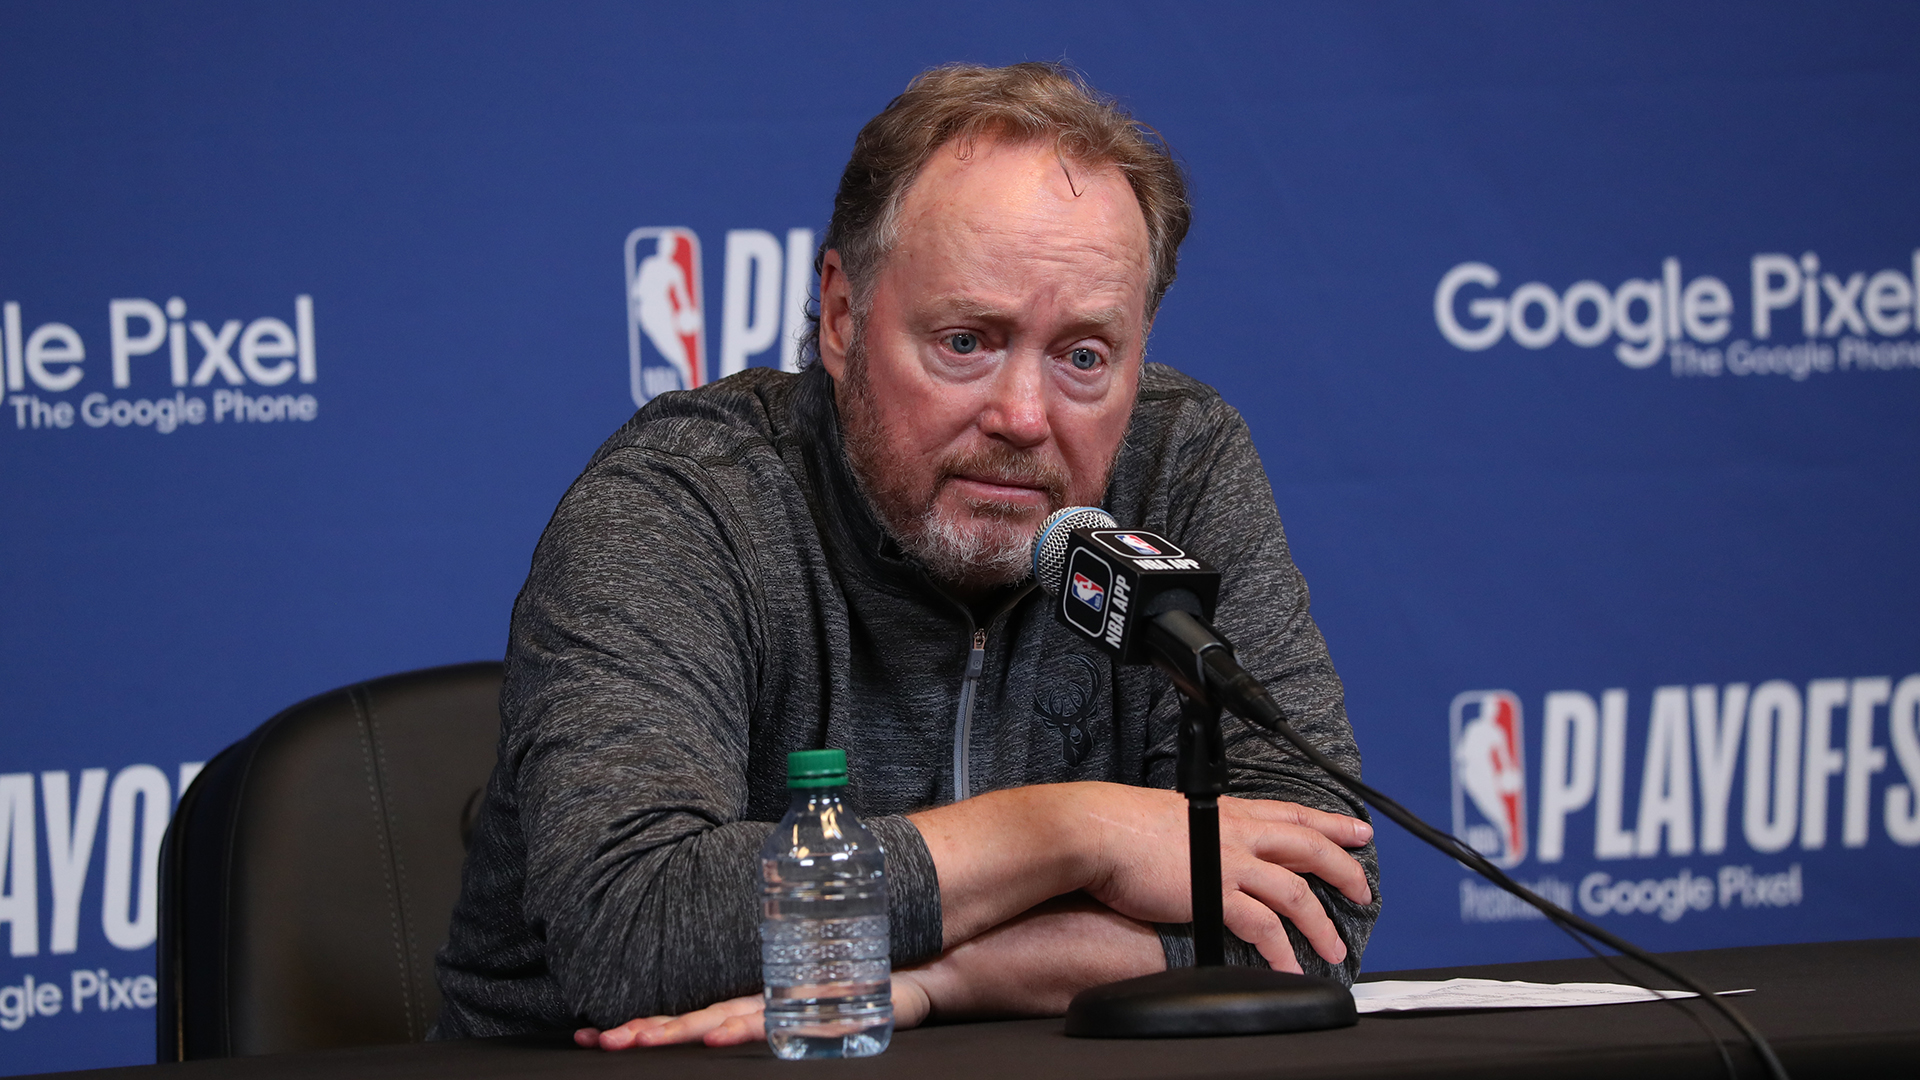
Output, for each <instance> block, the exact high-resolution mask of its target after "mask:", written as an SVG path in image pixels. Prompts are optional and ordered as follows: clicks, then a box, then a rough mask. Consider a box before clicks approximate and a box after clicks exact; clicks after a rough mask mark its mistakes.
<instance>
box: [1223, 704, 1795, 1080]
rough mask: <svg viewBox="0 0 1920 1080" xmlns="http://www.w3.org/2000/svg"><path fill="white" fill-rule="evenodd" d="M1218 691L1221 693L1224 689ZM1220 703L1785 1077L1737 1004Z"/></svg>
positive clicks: (1778, 1079)
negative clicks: (1622, 959) (1672, 995)
mask: <svg viewBox="0 0 1920 1080" xmlns="http://www.w3.org/2000/svg"><path fill="white" fill-rule="evenodd" d="M1222 696H1223V697H1224V696H1225V695H1222ZM1260 696H1261V697H1264V698H1266V701H1267V702H1268V703H1271V702H1272V700H1273V699H1272V698H1271V697H1267V696H1266V694H1265V693H1264V691H1263V692H1262V693H1261V695H1260ZM1224 704H1227V705H1228V707H1229V708H1232V711H1233V712H1234V713H1235V714H1236V715H1239V716H1240V717H1241V718H1242V719H1244V720H1248V721H1251V722H1253V723H1255V724H1257V725H1259V726H1261V727H1265V728H1268V729H1269V730H1271V731H1273V732H1274V733H1275V734H1278V735H1279V736H1280V737H1281V738H1284V739H1286V740H1287V742H1288V743H1290V744H1292V746H1293V748H1294V749H1296V750H1298V751H1300V753H1301V754H1303V755H1305V756H1306V759H1307V760H1308V761H1311V762H1313V764H1314V765H1316V766H1318V767H1319V768H1320V769H1321V770H1322V771H1324V772H1325V773H1326V774H1327V775H1328V776H1331V777H1333V778H1334V779H1335V780H1337V781H1339V782H1340V784H1341V785H1343V786H1344V787H1346V788H1347V790H1349V791H1351V792H1353V793H1354V794H1355V795H1358V796H1360V797H1361V798H1362V799H1365V800H1366V801H1367V803H1368V804H1369V805H1371V806H1372V807H1373V808H1374V809H1376V810H1378V811H1380V812H1381V813H1383V814H1385V815H1386V816H1387V817H1388V819H1390V820H1391V821H1393V823H1394V824H1396V825H1399V826H1400V827H1401V828H1403V829H1405V830H1407V831H1408V832H1410V833H1412V834H1413V835H1414V836H1416V837H1418V838H1419V839H1421V840H1423V841H1425V842H1426V843H1428V844H1429V845H1431V846H1433V847H1435V848H1438V849H1439V850H1440V852H1441V853H1442V854H1445V855H1447V856H1449V857H1451V858H1453V859H1454V860H1456V861H1458V862H1459V863H1461V864H1462V865H1464V866H1465V867H1466V868H1467V869H1469V870H1472V871H1473V872H1475V873H1477V874H1479V875H1480V876H1481V877H1484V878H1486V879H1487V880H1488V881H1491V882H1493V883H1494V884H1495V885H1498V886H1500V887H1501V888H1502V889H1505V890H1506V891H1507V892H1510V893H1512V894H1513V895H1515V896H1517V897H1519V898H1520V899H1521V900H1524V901H1526V902H1527V903H1528V904H1530V905H1532V906H1533V907H1535V908H1537V909H1538V910H1539V911H1540V913H1541V914H1543V915H1545V916H1546V917H1547V918H1549V919H1551V920H1553V921H1554V922H1555V923H1557V924H1559V925H1560V926H1562V927H1563V928H1566V929H1569V930H1576V931H1578V932H1579V933H1581V934H1584V935H1586V936H1587V937H1590V938H1592V939H1593V940H1595V941H1598V942H1600V943H1601V944H1603V945H1606V946H1607V947H1608V948H1610V949H1613V950H1614V951H1615V952H1618V953H1620V954H1622V955H1624V956H1628V957H1631V958H1632V959H1634V960H1637V961H1639V962H1640V963H1642V964H1644V965H1646V966H1647V967H1648V968H1649V969H1651V970H1653V971H1655V972H1658V973H1659V974H1661V975H1664V976H1665V977H1667V978H1669V979H1672V980H1673V981H1674V982H1677V983H1679V984H1680V985H1681V986H1683V987H1685V988H1686V989H1688V990H1691V991H1693V992H1694V993H1696V994H1698V995H1700V999H1701V1000H1702V1001H1705V1002H1706V1003H1707V1004H1709V1005H1711V1006H1712V1007H1713V1008H1714V1009H1716V1010H1717V1011H1719V1013H1720V1014H1721V1015H1722V1016H1725V1017H1726V1018H1727V1020H1728V1021H1729V1022H1731V1023H1732V1024H1733V1026H1734V1027H1736V1028H1738V1029H1739V1030H1740V1033H1741V1034H1742V1035H1744V1036H1746V1039H1747V1041H1748V1042H1749V1043H1751V1044H1752V1045H1753V1049H1754V1051H1755V1052H1756V1053H1757V1054H1759V1056H1760V1060H1761V1062H1762V1063H1763V1064H1764V1065H1765V1066H1766V1068H1767V1073H1768V1075H1770V1076H1772V1077H1773V1078H1774V1080H1790V1078H1789V1077H1788V1075H1787V1069H1786V1066H1784V1065H1782V1064H1781V1063H1780V1059H1779V1057H1777V1056H1775V1054H1774V1052H1773V1047H1772V1046H1769V1045H1768V1044H1767V1040H1766V1037H1765V1036H1764V1035H1761V1034H1760V1031H1759V1029H1758V1028H1755V1027H1754V1026H1753V1025H1752V1024H1751V1023H1749V1022H1748V1020H1747V1018H1746V1017H1745V1016H1744V1015H1742V1014H1741V1012H1740V1010H1738V1009H1736V1008H1734V1007H1733V1005H1732V1004H1731V1003H1729V1002H1727V1001H1725V1000H1724V999H1722V998H1721V997H1720V996H1719V995H1717V994H1715V993H1714V992H1713V991H1711V990H1708V989H1707V988H1706V987H1704V986H1702V985H1700V984H1699V983H1697V982H1695V981H1693V979H1691V978H1689V977H1688V976H1686V975H1685V974H1683V973H1681V972H1680V970H1679V969H1678V968H1675V967H1674V966H1672V965H1671V964H1668V963H1667V962H1666V961H1664V960H1660V959H1658V958H1656V957H1655V956H1654V955H1653V954H1651V953H1649V952H1647V951H1646V950H1644V949H1641V948H1640V947H1639V946H1637V945H1635V944H1633V943H1632V942H1630V941H1627V940H1626V939H1625V938H1622V937H1620V936H1619V935H1617V934H1614V933H1612V932H1611V931H1608V930H1605V929H1602V928H1601V927H1599V926H1596V925H1594V924H1593V923H1590V922H1588V921H1587V920H1585V919H1583V918H1581V917H1580V916H1578V915H1575V914H1574V913H1573V912H1571V911H1568V910H1566V909H1565V908H1563V907H1561V906H1559V905H1558V904H1555V903H1554V902H1553V901H1551V900H1548V899H1547V898H1545V897H1543V896H1540V895H1539V894H1537V893H1535V892H1534V891H1533V890H1532V889H1529V888H1527V887H1526V886H1524V885H1522V884H1520V883H1519V882H1517V881H1515V880H1513V879H1512V878H1511V877H1508V876H1507V873H1506V871H1504V870H1502V869H1500V868H1499V867H1497V866H1495V865H1493V863H1492V862H1490V861H1488V859H1487V857H1486V856H1484V855H1482V854H1480V853H1479V852H1478V851H1475V850H1474V849H1473V848H1471V847H1468V846H1467V845H1466V844H1465V843H1463V842H1461V841H1460V839H1459V838H1457V837H1455V836H1452V835H1450V834H1448V833H1444V832H1441V831H1440V830H1439V829H1436V828H1434V827H1433V826H1431V825H1429V824H1427V823H1426V822H1425V821H1422V820H1421V819H1420V817H1419V815H1417V814H1415V813H1414V812H1413V811H1411V810H1408V809H1407V808H1406V807H1404V806H1401V805H1400V804H1399V803H1398V802H1395V801H1394V800H1393V799H1391V798H1389V797H1388V796H1386V795H1385V794H1383V793H1381V792H1379V791H1376V790H1375V789H1374V788H1372V787H1370V786H1368V785H1367V784H1365V783H1363V782H1361V780H1360V778H1359V777H1357V776H1354V775H1352V774H1350V773H1348V772H1347V771H1346V770H1345V769H1342V768H1341V767H1340V766H1338V765H1336V764H1334V762H1333V760H1332V759H1331V758H1329V757H1327V755H1325V754H1323V753H1321V752H1320V750H1319V749H1318V748H1317V747H1315V746H1314V745H1313V744H1311V743H1309V742H1307V741H1306V740H1305V739H1303V738H1301V737H1300V733H1299V732H1297V731H1295V730H1293V725H1291V724H1289V723H1287V722H1286V720H1285V719H1284V718H1282V717H1281V716H1280V715H1278V714H1279V708H1278V706H1277V705H1275V706H1273V708H1272V713H1273V714H1274V715H1271V716H1258V717H1255V716H1247V715H1246V712H1251V711H1254V710H1253V709H1245V711H1243V709H1242V708H1240V707H1235V706H1238V705H1240V702H1238V701H1232V700H1228V701H1226V702H1224ZM1259 711H1261V712H1266V711H1267V710H1265V709H1261V710H1259ZM1635 981H1636V982H1638V981H1639V980H1637V979H1636V980H1635ZM1647 989H1650V990H1651V989H1655V988H1653V987H1648V988H1647ZM1730 1063H1731V1059H1729V1064H1730Z"/></svg>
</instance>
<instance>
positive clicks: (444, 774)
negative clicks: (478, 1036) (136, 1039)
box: [156, 663, 501, 1061]
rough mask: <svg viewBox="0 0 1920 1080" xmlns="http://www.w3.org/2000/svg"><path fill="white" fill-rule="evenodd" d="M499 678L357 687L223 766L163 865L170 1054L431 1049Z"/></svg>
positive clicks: (443, 671) (304, 705) (182, 824)
mask: <svg viewBox="0 0 1920 1080" xmlns="http://www.w3.org/2000/svg"><path fill="white" fill-rule="evenodd" d="M500 679H501V665H500V664H498V663H480V664H460V665H456V666H452V667H441V668H430V669H427V670H424V671H415V672H409V673H406V674H403V675H393V676H389V677H387V678H384V679H375V680H372V681H371V682H364V683H359V684H356V685H354V686H349V687H345V688H344V689H340V690H335V691H333V692H331V693H327V694H322V695H320V696H319V697H316V698H312V699H310V700H308V701H304V702H301V703H300V704H298V705H295V706H293V707H292V708H290V709H288V710H286V711H285V712H283V713H281V714H280V715H278V716H276V717H274V718H273V719H271V720H269V721H267V722H266V723H265V724H262V725H261V726H260V728H259V729H258V730H257V731H255V732H254V733H253V734H251V735H249V736H247V737H246V738H244V739H242V740H240V741H239V742H237V743H235V744H234V745H232V746H230V747H228V748H227V749H226V750H224V751H222V752H221V753H220V755H219V756H218V757H215V758H214V759H213V760H212V761H210V762H208V763H207V766H206V768H205V769H203V770H201V772H200V775H199V777H198V778H196V779H195V780H194V782H193V785H192V786H191V787H190V788H188V790H187V792H186V793H185V794H184V795H183V796H182V797H181V800H180V805H179V807H178V808H177V809H176V811H175V813H174V818H173V823H172V825H171V826H170V827H169V828H168V830H167V840H166V846H165V848H164V849H163V851H162V855H161V871H160V878H161V882H160V887H161V901H160V956H159V966H160V980H159V981H160V1001H159V1006H160V1009H159V1015H158V1017H157V1018H156V1019H157V1020H158V1026H159V1058H160V1060H162V1061H176V1060H187V1059H192V1058H208V1057H231V1056H237V1055H243V1054H267V1053H279V1052H283V1051H290V1050H309V1049H319V1048H324V1047H335V1046H363V1045H371V1044H377V1043H399V1042H412V1041H417V1040H420V1039H424V1038H425V1037H426V1034H427V1029H428V1028H429V1027H431V1026H432V1025H433V1022H434V1020H435V1019H436V1018H437V1017H438V1016H439V1014H440V991H439V988H438V986H437V985H436V984H435V982H434V969H433V957H434V953H435V951H437V950H438V949H439V948H440V945H441V944H442V943H443V942H444V941H445V939H446V936H447V924H448V921H449V920H450V918H451V916H452V912H453V905H454V901H455V900H456V899H457V898H458V896H459V892H460V865H461V862H462V861H463V859H464V858H465V843H464V839H465V838H464V833H465V831H466V830H467V829H468V828H469V827H470V825H471V817H472V815H473V813H474V810H475V808H476V807H477V805H478V802H477V799H476V793H477V791H478V790H479V789H480V788H481V787H482V786H483V785H484V784H485V783H486V780H487V775H488V773H489V772H490V771H491V770H492V768H493V762H494V754H495V743H496V741H497V740H498V737H499V731H500V712H499V701H500Z"/></svg>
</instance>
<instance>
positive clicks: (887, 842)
mask: <svg viewBox="0 0 1920 1080" xmlns="http://www.w3.org/2000/svg"><path fill="white" fill-rule="evenodd" d="M866 824H867V828H869V829H871V830H873V834H874V835H875V836H877V837H879V838H880V846H881V847H883V848H885V849H886V851H887V921H888V924H889V927H890V929H891V930H892V934H893V941H892V945H893V966H894V967H895V968H896V969H898V968H904V967H912V966H913V965H915V964H920V963H924V962H926V961H928V960H931V959H933V958H934V957H936V956H939V955H940V945H941V943H942V942H943V941H944V940H945V939H946V931H945V928H944V927H943V926H942V924H941V921H940V875H939V874H938V872H936V871H935V870H934V868H933V856H932V855H931V854H930V853H928V851H927V842H926V840H925V839H924V838H923V837H921V835H920V830H919V829H918V828H916V827H915V826H914V824H913V822H911V821H908V820H907V819H906V818H904V817H883V818H874V819H872V820H870V821H868V822H867V823H866Z"/></svg>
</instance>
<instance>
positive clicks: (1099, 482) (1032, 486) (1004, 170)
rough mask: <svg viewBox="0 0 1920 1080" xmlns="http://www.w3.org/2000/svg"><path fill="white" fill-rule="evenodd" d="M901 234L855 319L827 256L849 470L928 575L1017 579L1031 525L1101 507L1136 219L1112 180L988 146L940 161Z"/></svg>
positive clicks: (1114, 449) (1143, 255)
mask: <svg viewBox="0 0 1920 1080" xmlns="http://www.w3.org/2000/svg"><path fill="white" fill-rule="evenodd" d="M899 225H900V231H899V236H898V241H897V243H896V244H895V246H894V248H893V251H892V252H891V254H890V255H888V257H887V259H886V261H885V263H884V265H883V266H882V268H881V269H880V271H879V273H878V275H877V276H876V278H875V280H874V282H873V291H872V295H871V300H870V303H869V305H868V309H867V311H866V313H865V315H866V317H865V319H864V320H857V319H856V318H855V313H854V311H853V309H852V297H851V289H850V285H849V282H848V281H847V278H846V275H845V273H844V271H842V270H841V269H840V264H839V256H838V253H837V252H828V254H827V260H826V264H825V267H824V269H823V272H822V276H821V335H820V356H821V362H822V363H823V364H825V365H826V367H827V371H828V373H829V374H831V375H832V376H833V377H834V382H835V384H836V386H837V388H838V399H839V407H840V415H841V420H842V423H843V425H844V428H845V434H846V443H847V454H848V457H849V459H850V460H851V463H852V465H853V467H854V471H855V473H856V474H857V475H858V476H859V477H860V480H861V483H862V485H863V486H864V488H865V489H866V491H867V494H868V495H869V496H870V497H871V498H872V500H873V502H874V504H875V509H876V510H877V511H878V512H879V514H880V516H881V519H882V520H883V522H884V523H885V524H886V526H887V528H888V529H889V531H891V532H892V533H893V535H894V536H895V537H896V538H898V539H899V540H900V541H901V543H902V544H903V545H904V546H905V547H906V548H907V550H908V551H910V552H912V553H913V554H914V555H915V556H916V557H918V558H919V559H920V560H921V561H922V562H923V563H925V564H926V565H927V567H928V568H929V569H930V570H931V571H932V572H933V574H934V576H935V577H937V578H939V579H941V580H942V581H944V582H946V583H947V584H949V585H952V586H955V587H957V588H959V589H961V590H962V591H975V590H979V589H983V588H990V587H992V586H996V585H1003V584H1010V583H1013V582H1017V581H1019V580H1021V579H1022V578H1024V577H1025V576H1026V573H1027V555H1028V551H1029V547H1030V545H1031V543H1032V540H1033V534H1034V531H1035V530H1036V529H1037V528H1038V527H1039V525H1040V523H1041V521H1042V520H1043V519H1045V517H1046V516H1047V515H1048V514H1049V513H1051V512H1052V511H1054V510H1057V509H1059V508H1060V507H1062V506H1073V505H1081V504H1097V503H1098V502H1099V501H1100V499H1101V497H1102V496H1103V495H1104V494H1105V492H1106V486H1107V477H1108V474H1109V472H1110V471H1111V469H1112V466H1113V461H1114V457H1115V455H1116V454H1117V453H1118V451H1119V448H1120V440H1121V438H1122V437H1123V436H1124V435H1125V434H1126V428H1127V420H1128V418H1129V416H1130V414H1131V413H1132V410H1133V401H1134V394H1135V392H1136V391H1137V390H1138V388H1139V384H1140V366H1141V355H1142V351H1143V349H1144V347H1145V342H1146V333H1147V325H1146V294H1147V282H1148V274H1149V253H1148V241H1147V226H1146V220H1145V218H1144V217H1143V216H1142V215H1141V212H1140V205H1139V202H1138V201H1137V200H1136V199H1135V197H1134V194H1133V189H1132V187H1131V186H1130V185H1129V184H1128V183H1127V181H1126V178H1125V177H1124V176H1123V175H1122V174H1121V173H1120V171H1119V170H1118V169H1116V168H1113V167H1112V166H1104V167H1087V166H1081V165H1078V164H1075V163H1072V162H1065V163H1064V164H1063V159H1062V158H1061V157H1060V156H1059V155H1057V154H1056V153H1055V151H1054V149H1053V148H1052V147H1051V146H1048V145H1039V144H1008V143H1003V142H998V141H993V140H987V139H982V140H980V141H978V142H975V143H974V144H973V145H972V147H971V150H970V152H968V150H967V148H966V147H964V145H962V144H949V145H948V146H946V147H942V148H941V149H940V150H939V151H937V152H936V153H935V154H934V156H933V159H932V160H931V161H929V162H928V163H927V166H926V168H925V170H923V171H922V173H921V174H920V176H919V178H918V179H917V180H915V181H914V184H913V186H912V187H911V188H910V189H909V190H908V192H907V194H906V197H905V198H904V200H903V201H902V203H901V206H900V215H899ZM856 323H857V324H858V325H856Z"/></svg>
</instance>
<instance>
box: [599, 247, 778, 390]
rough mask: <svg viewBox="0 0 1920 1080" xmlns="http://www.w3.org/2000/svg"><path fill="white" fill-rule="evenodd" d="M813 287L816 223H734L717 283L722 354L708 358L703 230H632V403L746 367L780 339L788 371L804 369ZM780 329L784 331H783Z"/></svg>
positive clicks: (629, 317) (629, 338)
mask: <svg viewBox="0 0 1920 1080" xmlns="http://www.w3.org/2000/svg"><path fill="white" fill-rule="evenodd" d="M812 285H813V230H812V229H788V230H787V238H786V242H785V244H784V245H783V244H782V243H781V241H780V238H779V237H777V236H775V235H774V234H773V233H771V232H768V231H767V230H765V229H729V230H727V242H726V267H725V273H724V274H723V276H722V280H721V289H720V354H719V356H718V358H717V359H716V361H715V362H714V363H713V364H712V365H711V366H709V364H708V361H707V310H708V304H707V289H706V285H705V278H704V277H702V271H701V263H700V237H699V235H698V234H696V233H695V232H694V231H693V230H692V229H688V228H683V227H680V226H661V227H653V228H645V229H635V230H633V231H632V232H630V233H628V234H627V349H628V355H629V367H630V374H629V379H630V383H631V386H632V389H633V403H634V404H635V405H645V404H646V403H647V402H648V401H649V400H651V399H652V398H655V397H658V396H659V395H661V394H664V393H667V392H669V391H672V390H691V389H693V388H694V387H696V386H699V385H700V384H702V383H704V382H706V381H708V379H709V378H721V379H724V378H726V377H727V376H729V375H732V374H734V373H736V372H740V371H745V370H746V369H747V367H748V365H749V363H751V362H752V360H753V358H754V357H756V356H758V355H760V354H761V353H765V352H768V351H770V350H772V349H773V348H774V346H775V345H778V346H779V354H778V357H777V363H778V364H779V366H780V368H781V370H783V371H798V370H800V338H801V335H802V334H803V333H804V332H805V330H806V327H807V301H808V299H809V297H810V296H811V289H812ZM783 331H784V332H783Z"/></svg>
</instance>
